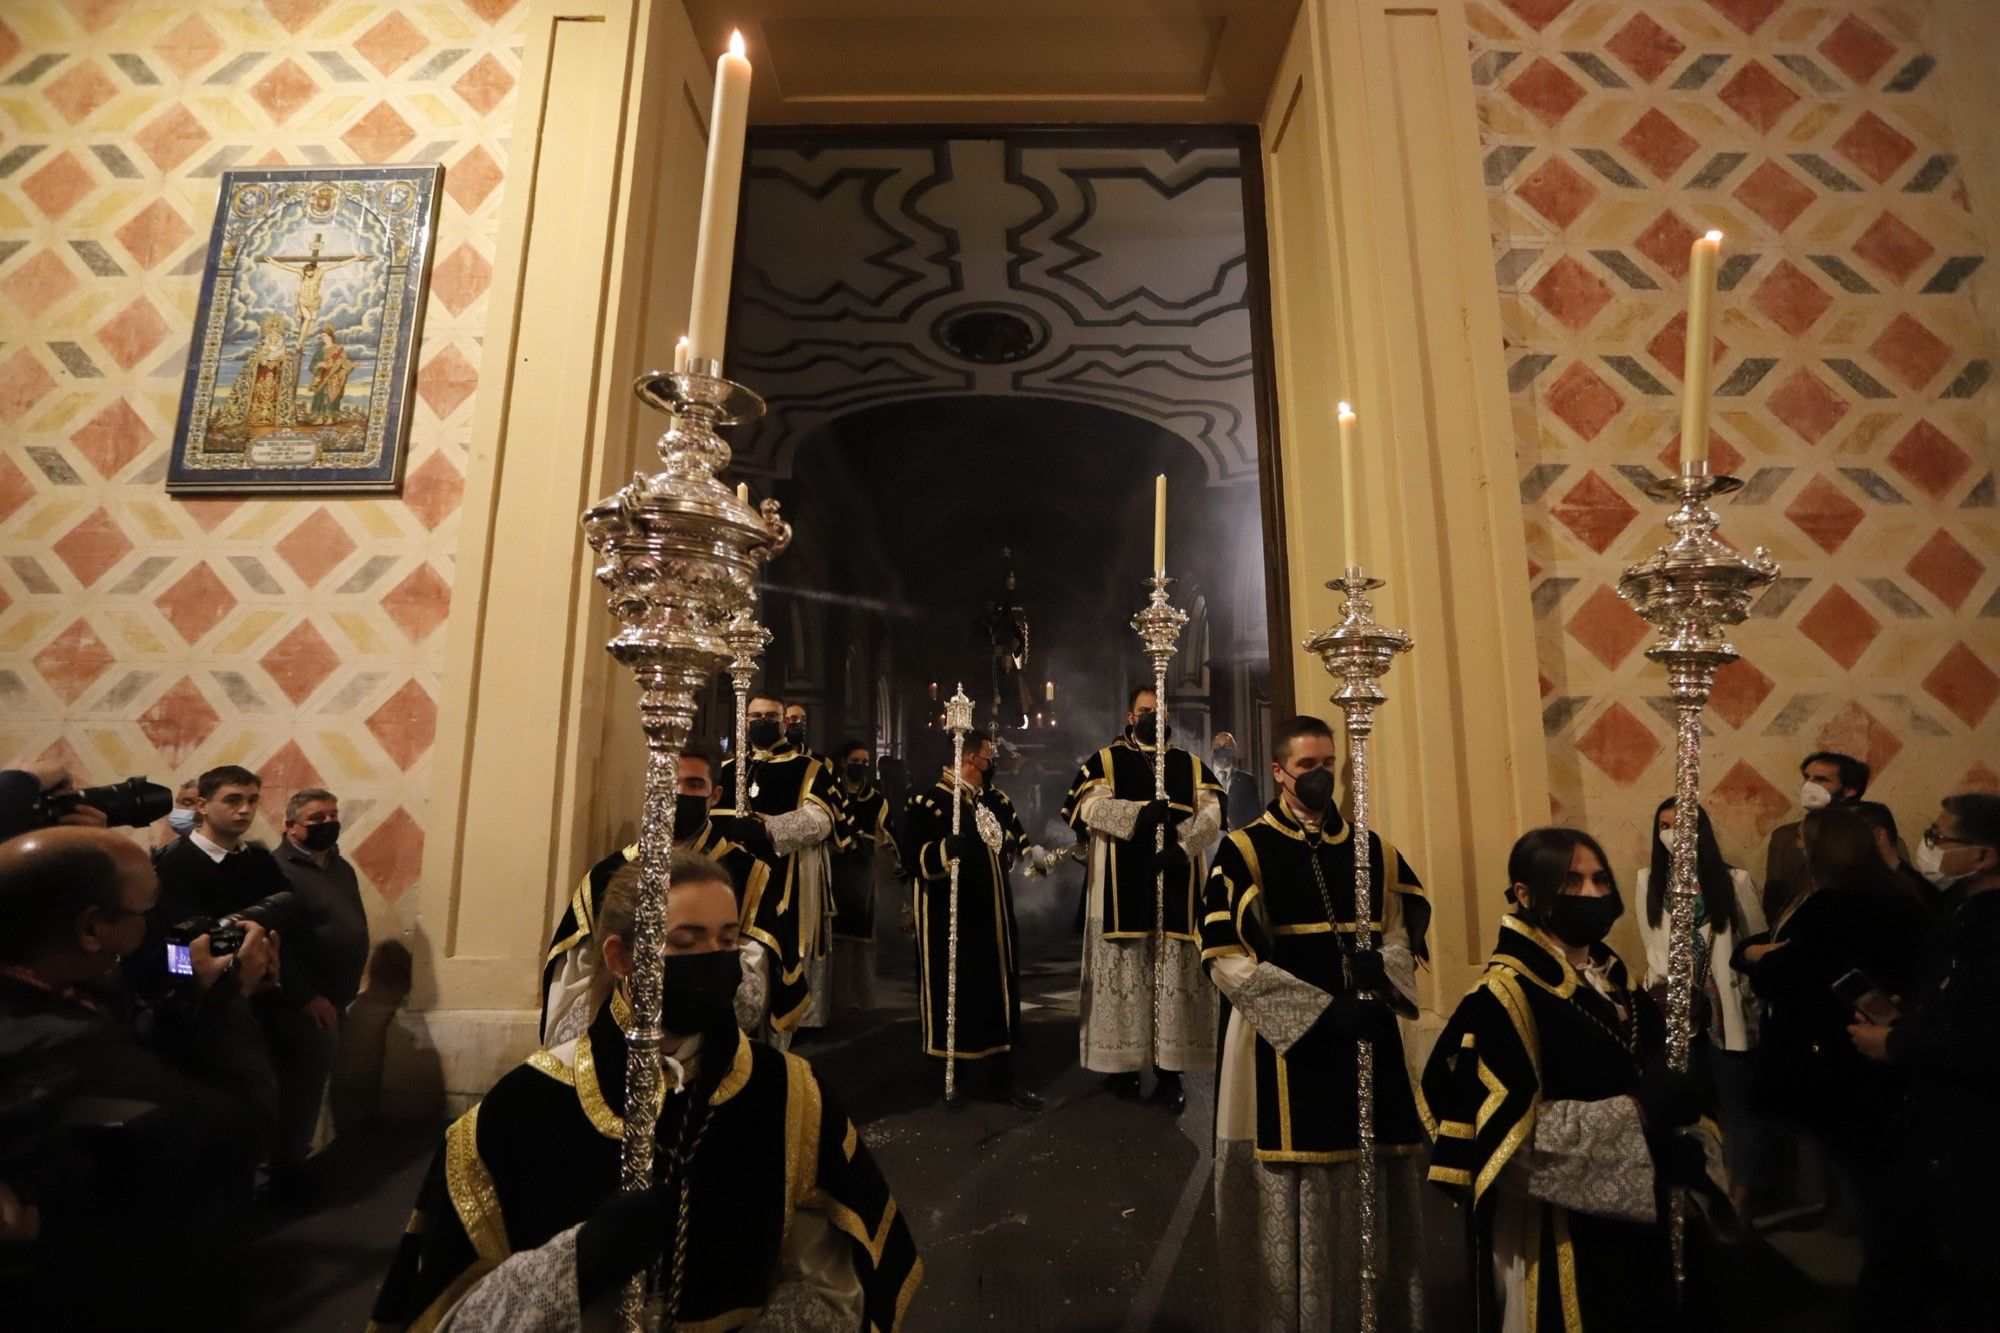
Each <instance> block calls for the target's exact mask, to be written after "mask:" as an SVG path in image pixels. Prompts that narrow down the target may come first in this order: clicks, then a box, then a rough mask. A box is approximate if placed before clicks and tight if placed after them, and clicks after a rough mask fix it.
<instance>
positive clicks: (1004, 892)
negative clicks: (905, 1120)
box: [903, 782, 1028, 1060]
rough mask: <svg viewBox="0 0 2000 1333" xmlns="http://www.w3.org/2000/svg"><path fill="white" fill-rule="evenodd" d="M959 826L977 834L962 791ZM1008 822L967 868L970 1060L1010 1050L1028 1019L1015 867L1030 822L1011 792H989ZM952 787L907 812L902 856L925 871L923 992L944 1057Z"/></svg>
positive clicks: (961, 914) (961, 928) (928, 1021)
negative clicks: (1011, 878)
mask: <svg viewBox="0 0 2000 1333" xmlns="http://www.w3.org/2000/svg"><path fill="white" fill-rule="evenodd" d="M958 799H959V802H960V807H959V809H960V813H959V827H960V831H961V832H964V833H976V832H977V827H976V823H975V817H974V814H973V806H972V800H971V798H969V797H967V796H965V795H963V794H961V795H960V796H959V798H958ZM980 799H981V800H982V801H985V802H986V803H987V808H988V809H990V810H992V811H993V814H994V816H995V817H996V818H997V819H998V820H999V821H1000V832H1001V842H1000V850H999V851H998V852H995V851H992V850H991V849H989V848H986V847H984V846H982V847H981V848H980V854H978V855H975V856H971V857H967V858H965V859H963V860H961V861H960V862H959V867H958V1034H957V1035H958V1049H957V1057H958V1058H959V1059H961V1060H979V1059H983V1058H985V1057H987V1056H992V1055H1005V1054H1006V1053H1007V1052H1009V1051H1011V1050H1012V1049H1013V1048H1014V1035H1015V1032H1016V1030H1017V1029H1018V1028H1019V1026H1020V1020H1021V996H1020V984H1019V983H1020V965H1019V962H1018V961H1017V960H1018V953H1017V949H1018V944H1019V940H1018V936H1017V934H1016V931H1015V926H1014V893H1013V890H1012V888H1011V887H1010V886H1009V885H1008V882H1007V869H1008V867H1009V866H1011V865H1013V864H1014V863H1015V862H1016V861H1018V860H1019V859H1020V858H1021V856H1022V854H1023V853H1024V852H1026V851H1027V849H1028V834H1027V830H1026V829H1024V828H1022V827H1021V817H1020V815H1019V814H1017V813H1015V810H1014V803H1013V802H1012V801H1009V800H1008V799H1007V794H1006V793H1005V792H1003V791H1000V790H998V789H997V788H996V789H993V790H989V791H987V792H984V793H982V794H981V796H980ZM951 803H952V793H951V789H950V788H948V787H947V786H946V785H945V784H944V783H942V782H940V783H938V784H937V785H936V786H935V787H932V788H931V789H930V790H929V791H920V792H917V793H915V794H914V795H912V796H911V797H910V800H909V804H908V805H907V806H906V807H905V809H904V815H903V836H904V844H903V864H904V865H905V866H907V867H909V868H910V870H911V871H912V872H914V873H915V875H916V877H917V882H916V900H917V901H916V909H917V949H918V971H919V976H918V991H919V1001H920V1003H921V1006H922V1011H923V1014H922V1016H923V1040H924V1054H926V1055H934V1056H937V1057H939V1058H943V1056H944V1054H945V1049H946V1033H945V1026H946V1023H945V1019H946V1002H947V999H948V993H947V992H948V988H947V985H946V982H947V978H948V974H949V971H950V969H949V966H948V964H949V958H948V955H949V952H950V947H951V863H950V861H949V859H948V858H947V857H946V856H945V846H944V840H945V838H947V837H948V836H950V834H951Z"/></svg>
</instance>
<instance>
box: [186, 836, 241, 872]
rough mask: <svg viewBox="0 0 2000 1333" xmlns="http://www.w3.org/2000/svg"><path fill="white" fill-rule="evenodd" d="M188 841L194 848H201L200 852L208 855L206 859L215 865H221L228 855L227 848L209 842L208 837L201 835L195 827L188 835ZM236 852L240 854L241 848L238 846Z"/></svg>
mask: <svg viewBox="0 0 2000 1333" xmlns="http://www.w3.org/2000/svg"><path fill="white" fill-rule="evenodd" d="M188 841H189V842H191V843H193V844H194V845H195V846H197V847H199V848H201V849H202V851H204V852H206V853H207V854H208V859H209V860H211V861H213V862H215V863H216V864H217V865H221V864H222V858H223V857H225V856H227V855H229V849H228V848H227V847H223V846H220V845H218V844H216V843H213V842H210V841H209V840H208V835H207V834H205V833H203V832H202V831H201V829H200V828H199V827H197V828H196V829H195V831H194V832H192V833H190V834H188ZM236 850H237V851H239V852H240V851H242V850H243V849H242V847H241V846H238V847H237V849H236Z"/></svg>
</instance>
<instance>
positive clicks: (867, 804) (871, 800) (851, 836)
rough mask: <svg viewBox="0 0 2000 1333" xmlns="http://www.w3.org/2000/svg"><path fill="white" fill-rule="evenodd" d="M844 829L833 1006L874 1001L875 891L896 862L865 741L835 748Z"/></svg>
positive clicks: (860, 1006)
mask: <svg viewBox="0 0 2000 1333" xmlns="http://www.w3.org/2000/svg"><path fill="white" fill-rule="evenodd" d="M833 754H834V763H835V765H836V772H837V773H838V775H839V781H838V782H837V783H836V784H835V786H834V799H835V805H836V806H837V807H838V810H839V814H840V819H839V827H840V833H839V837H838V840H837V842H836V843H835V846H834V851H833V907H834V918H833V1011H834V1012H835V1013H840V1012H841V1011H843V1010H848V1009H853V1010H859V1011H861V1012H863V1013H866V1012H868V1011H869V1010H872V1009H874V1007H875V895H876V884H877V880H878V871H879V870H881V869H882V868H884V867H888V868H892V869H893V867H894V866H895V859H896V838H895V835H894V834H892V833H891V832H890V831H889V800H888V798H887V797H886V796H884V795H883V794H882V793H881V792H880V791H878V790H877V789H876V787H875V784H874V782H873V781H872V780H871V779H872V778H873V776H874V769H875V766H874V764H872V763H871V762H869V758H870V756H869V749H868V745H867V743H866V742H864V741H860V740H851V741H846V742H844V743H843V744H842V745H841V746H840V748H839V749H837V750H835V751H834V752H833Z"/></svg>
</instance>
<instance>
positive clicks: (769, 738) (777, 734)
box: [749, 717, 785, 750]
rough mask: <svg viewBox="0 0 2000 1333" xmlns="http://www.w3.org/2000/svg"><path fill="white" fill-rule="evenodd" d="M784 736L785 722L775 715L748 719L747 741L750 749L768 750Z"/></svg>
mask: <svg viewBox="0 0 2000 1333" xmlns="http://www.w3.org/2000/svg"><path fill="white" fill-rule="evenodd" d="M784 737H785V724H784V723H782V722H780V721H778V719H777V718H775V717H753V718H751V719H750V728H749V741H750V745H751V748H752V749H757V750H768V749H770V748H771V747H772V746H774V745H776V744H777V743H778V742H779V741H781V740H783V739H784Z"/></svg>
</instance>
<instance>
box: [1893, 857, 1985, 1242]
mask: <svg viewBox="0 0 2000 1333" xmlns="http://www.w3.org/2000/svg"><path fill="white" fill-rule="evenodd" d="M1912 998H1913V999H1914V1001H1915V1010H1916V1012H1915V1014H1914V1015H1913V1016H1912V1017H1911V1018H1910V1019H1907V1020H1905V1021H1904V1022H1902V1023H1899V1024H1897V1026H1896V1029H1895V1031H1894V1032H1892V1033H1891V1034H1890V1036H1889V1058H1890V1061H1891V1063H1892V1064H1893V1065H1894V1066H1895V1068H1896V1069H1897V1070H1898V1071H1899V1072H1900V1073H1902V1074H1903V1075H1904V1076H1905V1077H1906V1078H1907V1079H1908V1080H1909V1086H1910V1116H1911V1120H1912V1130H1913V1132H1912V1134H1911V1135H1910V1136H1909V1137H1910V1139H1911V1141H1912V1142H1915V1143H1919V1144H1922V1145H1924V1149H1925V1152H1926V1154H1927V1156H1928V1157H1929V1158H1930V1159H1931V1160H1933V1161H1935V1162H1937V1163H1938V1164H1940V1165H1942V1166H1944V1167H1946V1168H1947V1169H1948V1170H1949V1171H1950V1172H1951V1174H1953V1175H1956V1176H1959V1177H1960V1178H1970V1177H1971V1176H1977V1177H1979V1178H1980V1179H1981V1180H1982V1181H1984V1182H1986V1183H1989V1184H1990V1183H1991V1182H1993V1181H1994V1180H1995V1179H1996V1178H2000V1143H1996V1141H1995V1139H1994V1128H1995V1126H1996V1125H2000V892H1996V891H1992V890H1988V891H1986V892H1983V893H1975V894H1972V895H1971V896H1970V897H1967V898H1966V899H1965V900H1964V901H1963V902H1962V903H1961V904H1960V905H1959V907H1958V910H1957V911H1956V912H1955V913H1954V914H1953V915H1952V917H1951V919H1950V921H1949V922H1948V924H1947V925H1946V928H1945V938H1944V948H1943V951H1942V961H1941V964H1940V965H1939V967H1938V968H1937V969H1936V971H1935V972H1934V973H1933V974H1932V975H1931V976H1930V977H1928V978H1926V979H1925V982H1924V984H1923V986H1922V987H1921V989H1920V990H1919V991H1918V992H1917V993H1916V995H1915V996H1913V997H1912ZM1988 1203H1989V1204H1990V1196H1989V1198H1988Z"/></svg>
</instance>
